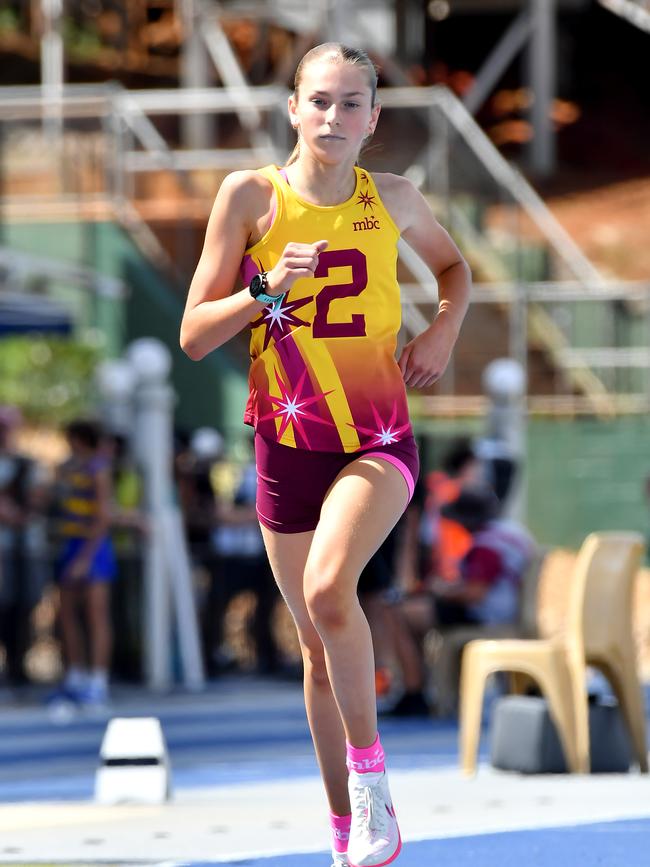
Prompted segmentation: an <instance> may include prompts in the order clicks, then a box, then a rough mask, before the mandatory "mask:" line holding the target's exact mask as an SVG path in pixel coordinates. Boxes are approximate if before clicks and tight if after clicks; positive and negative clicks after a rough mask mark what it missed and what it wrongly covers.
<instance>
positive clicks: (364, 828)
mask: <svg viewBox="0 0 650 867" xmlns="http://www.w3.org/2000/svg"><path fill="white" fill-rule="evenodd" d="M348 789H349V790H350V803H351V805H352V827H351V828H350V842H349V844H348V862H349V864H350V867H383V865H385V864H390V862H391V861H394V860H395V858H397V856H398V855H399V853H400V850H401V848H402V840H401V838H400V833H399V827H398V825H397V817H396V816H395V809H394V807H393V802H392V799H391V797H390V792H389V790H388V778H387V776H386V772H385V771H382V772H381V773H380V774H357V773H355V772H354V771H350V775H349V777H348Z"/></svg>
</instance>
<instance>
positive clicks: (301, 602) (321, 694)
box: [261, 526, 350, 816]
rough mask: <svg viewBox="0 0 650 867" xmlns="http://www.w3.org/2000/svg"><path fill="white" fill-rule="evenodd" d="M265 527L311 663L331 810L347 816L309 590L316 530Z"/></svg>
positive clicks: (313, 708)
mask: <svg viewBox="0 0 650 867" xmlns="http://www.w3.org/2000/svg"><path fill="white" fill-rule="evenodd" d="M261 529H262V535H263V537H264V544H265V545H266V552H267V554H268V557H269V562H270V564H271V568H272V570H273V574H274V576H275V580H276V582H277V584H278V587H279V588H280V591H281V593H282V595H283V596H284V599H285V601H286V603H287V605H288V607H289V610H290V611H291V614H292V616H293V619H294V621H295V624H296V628H297V630H298V638H299V640H300V649H301V652H302V658H303V662H304V666H305V680H304V686H305V706H306V709H307V719H308V720H309V728H310V730H311V735H312V739H313V741H314V748H315V750H316V757H317V759H318V764H319V766H320V770H321V775H322V777H323V782H324V784H325V791H326V793H327V798H328V801H329V806H330V810H331V811H332V812H333V813H335V814H336V815H337V816H347V815H348V814H349V813H350V798H349V794H348V770H347V767H346V763H345V732H344V730H343V723H342V722H341V715H340V713H339V709H338V706H337V704H336V701H335V699H334V695H333V693H332V687H331V685H330V682H329V677H328V674H327V669H326V667H325V651H324V649H323V643H322V641H321V639H320V636H319V634H318V633H317V632H316V629H315V627H314V624H313V623H312V622H311V618H310V616H309V613H308V611H307V606H306V604H305V595H304V590H303V576H304V572H305V563H306V562H307V555H308V554H309V549H310V547H311V542H312V539H313V537H314V531H313V530H312V531H309V532H307V533H274V532H273V531H272V530H269V529H268V528H266V527H264V526H262V527H261Z"/></svg>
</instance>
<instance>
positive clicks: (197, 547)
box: [175, 428, 223, 572]
mask: <svg viewBox="0 0 650 867" xmlns="http://www.w3.org/2000/svg"><path fill="white" fill-rule="evenodd" d="M222 449H223V440H222V438H221V436H220V434H219V433H218V431H216V430H212V429H211V428H200V429H199V430H198V431H196V432H195V433H194V434H193V435H192V437H188V438H185V437H182V436H180V435H178V434H177V452H176V458H175V477H176V485H177V489H178V496H179V500H180V507H181V512H182V514H183V520H184V523H185V532H186V535H187V542H188V545H189V552H190V558H191V560H192V562H193V564H194V565H195V566H201V567H203V568H204V569H206V570H207V571H208V572H212V571H213V569H214V548H213V544H212V534H213V532H214V530H215V527H216V520H217V513H216V503H215V493H214V488H213V486H212V478H211V476H212V472H213V468H214V466H215V463H216V462H217V461H218V460H219V459H220V458H221V455H222Z"/></svg>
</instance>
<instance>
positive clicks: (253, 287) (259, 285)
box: [249, 274, 264, 297]
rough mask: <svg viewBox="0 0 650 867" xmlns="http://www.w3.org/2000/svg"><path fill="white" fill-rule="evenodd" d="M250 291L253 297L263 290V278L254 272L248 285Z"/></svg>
mask: <svg viewBox="0 0 650 867" xmlns="http://www.w3.org/2000/svg"><path fill="white" fill-rule="evenodd" d="M249 289H250V293H251V295H252V296H253V297H255V296H257V295H259V294H260V293H261V292H263V291H264V280H263V279H262V275H261V274H254V275H253V277H252V278H251V282H250V285H249Z"/></svg>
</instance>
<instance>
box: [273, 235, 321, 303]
mask: <svg viewBox="0 0 650 867" xmlns="http://www.w3.org/2000/svg"><path fill="white" fill-rule="evenodd" d="M328 243H329V242H328V241H316V243H315V244H293V243H291V244H287V246H286V247H285V248H284V250H283V252H282V255H281V256H280V261H279V262H278V263H277V265H276V266H275V267H274V268H272V269H271V270H270V271H269V272H268V274H267V275H266V279H267V286H268V290H267V291H268V294H269V295H281V294H282V293H283V292H288V291H289V289H291V287H292V286H293V284H294V283H295V282H296V280H298V279H299V278H300V277H313V276H314V271H315V270H316V268H317V267H318V256H319V254H320V253H322V252H323V250H324V249H325V248H326V247H327V244H328Z"/></svg>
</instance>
